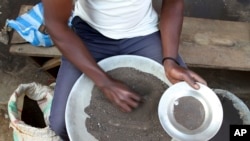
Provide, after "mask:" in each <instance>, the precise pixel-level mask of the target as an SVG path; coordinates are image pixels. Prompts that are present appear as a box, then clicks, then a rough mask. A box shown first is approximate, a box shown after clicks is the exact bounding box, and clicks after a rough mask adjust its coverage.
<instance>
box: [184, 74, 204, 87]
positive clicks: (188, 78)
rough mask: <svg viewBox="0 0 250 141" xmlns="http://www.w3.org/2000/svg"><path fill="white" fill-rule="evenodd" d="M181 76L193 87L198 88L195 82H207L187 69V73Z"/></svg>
mask: <svg viewBox="0 0 250 141" xmlns="http://www.w3.org/2000/svg"><path fill="white" fill-rule="evenodd" d="M183 78H184V81H186V82H187V83H188V84H189V85H190V86H191V87H193V88H194V89H199V88H200V85H199V84H198V83H197V82H200V83H202V84H204V85H207V82H206V81H205V80H204V79H203V78H202V77H200V76H199V75H198V74H196V73H195V72H193V71H191V70H187V73H185V75H184V77H183Z"/></svg>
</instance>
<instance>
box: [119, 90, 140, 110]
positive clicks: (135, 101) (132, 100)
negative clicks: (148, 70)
mask: <svg viewBox="0 0 250 141" xmlns="http://www.w3.org/2000/svg"><path fill="white" fill-rule="evenodd" d="M118 97H119V99H120V101H121V102H122V103H125V104H127V105H128V106H129V107H131V108H136V107H138V105H139V102H140V100H141V98H140V97H139V96H138V95H137V94H135V93H134V92H131V91H127V92H125V93H120V94H119V96H118Z"/></svg>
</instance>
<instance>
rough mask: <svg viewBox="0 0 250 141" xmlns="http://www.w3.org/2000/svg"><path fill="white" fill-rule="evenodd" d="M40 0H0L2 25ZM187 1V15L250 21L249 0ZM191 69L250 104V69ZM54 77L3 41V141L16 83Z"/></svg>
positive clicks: (0, 78)
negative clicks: (13, 51) (12, 49)
mask: <svg viewBox="0 0 250 141" xmlns="http://www.w3.org/2000/svg"><path fill="white" fill-rule="evenodd" d="M37 2H39V1H38V0H21V1H20V0H0V28H2V27H3V26H4V25H5V21H6V19H12V18H15V17H16V16H17V15H18V12H19V8H20V6H21V4H35V3H37ZM186 2H187V4H186V6H187V10H186V11H185V15H186V16H193V17H205V18H206V17H207V18H211V19H222V20H236V21H244V22H249V21H250V14H249V13H250V12H249V11H250V10H249V9H250V6H249V1H246V0H237V1H232V0H220V1H218V0H210V1H200V0H194V1H192V2H188V1H186ZM215 3H216V4H215ZM197 11H198V12H197ZM201 11H203V12H201ZM204 11H205V12H204ZM191 69H192V70H194V71H195V72H197V73H198V74H200V75H201V76H202V77H204V78H205V79H206V80H207V82H208V85H209V87H211V88H219V89H225V90H228V91H230V92H232V93H234V94H235V95H237V96H238V97H239V98H241V99H242V100H243V101H244V102H245V104H246V105H247V106H248V107H249V108H250V86H249V80H250V72H247V71H234V70H221V69H208V68H191ZM53 81H54V78H52V77H51V76H50V75H48V74H47V73H46V72H43V71H40V70H39V66H37V65H36V64H35V63H34V62H33V61H32V60H31V59H30V58H28V57H25V56H17V55H13V54H10V53H9V46H8V45H4V44H2V43H0V90H1V91H0V141H12V140H13V139H12V131H11V129H10V128H9V118H8V114H7V109H6V108H7V101H8V99H9V96H10V95H11V94H12V92H13V91H14V90H15V89H16V88H17V86H18V85H19V84H21V83H29V82H39V83H42V84H45V85H49V84H50V83H51V82H53Z"/></svg>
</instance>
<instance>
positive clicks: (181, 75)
mask: <svg viewBox="0 0 250 141" xmlns="http://www.w3.org/2000/svg"><path fill="white" fill-rule="evenodd" d="M164 69H165V74H166V76H167V78H168V79H169V81H170V82H171V83H173V84H175V83H177V82H180V81H185V82H187V83H188V84H189V85H190V86H191V87H193V88H194V89H199V88H200V86H199V85H198V84H197V82H200V83H202V84H204V85H207V82H206V81H205V80H204V79H203V78H202V77H200V76H199V75H198V74H196V73H195V72H193V71H191V70H190V69H188V68H184V67H182V66H179V65H177V64H176V63H175V62H172V61H165V62H164Z"/></svg>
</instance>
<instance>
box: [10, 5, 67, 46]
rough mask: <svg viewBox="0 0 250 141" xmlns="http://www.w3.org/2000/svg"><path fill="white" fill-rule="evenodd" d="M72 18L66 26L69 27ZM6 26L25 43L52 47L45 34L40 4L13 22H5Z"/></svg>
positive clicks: (49, 38) (12, 20)
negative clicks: (15, 32)
mask: <svg viewBox="0 0 250 141" xmlns="http://www.w3.org/2000/svg"><path fill="white" fill-rule="evenodd" d="M71 19H72V16H71V17H70V18H69V22H68V25H69V26H71ZM6 25H7V26H8V27H10V28H12V29H14V30H15V31H17V33H18V34H19V35H20V36H21V37H22V38H23V39H25V40H26V41H27V42H29V43H30V44H31V45H33V46H36V47H51V46H53V45H54V43H53V41H52V39H51V37H50V35H49V34H48V33H47V32H46V24H45V21H44V8H43V4H42V2H39V3H38V4H36V5H35V6H33V7H32V8H31V9H30V10H29V11H28V12H26V13H24V14H22V15H20V16H19V17H17V18H16V19H15V20H14V19H11V20H9V19H8V20H7V21H6Z"/></svg>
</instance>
